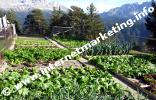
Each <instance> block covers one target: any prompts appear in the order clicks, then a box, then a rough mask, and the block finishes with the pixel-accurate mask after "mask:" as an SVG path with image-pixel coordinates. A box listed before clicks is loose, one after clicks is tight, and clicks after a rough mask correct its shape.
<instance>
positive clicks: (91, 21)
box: [86, 3, 105, 38]
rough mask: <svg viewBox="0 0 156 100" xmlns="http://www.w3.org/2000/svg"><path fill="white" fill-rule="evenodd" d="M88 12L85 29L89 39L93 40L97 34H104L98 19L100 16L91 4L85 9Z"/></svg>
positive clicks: (101, 22) (102, 25) (100, 20)
mask: <svg viewBox="0 0 156 100" xmlns="http://www.w3.org/2000/svg"><path fill="white" fill-rule="evenodd" d="M87 11H88V18H87V19H88V21H87V28H86V30H88V32H87V35H88V37H89V38H95V37H96V36H97V35H98V33H100V32H104V30H105V28H104V24H103V21H102V19H101V18H100V15H98V14H97V10H96V7H95V6H94V4H93V3H91V4H90V6H89V7H87Z"/></svg>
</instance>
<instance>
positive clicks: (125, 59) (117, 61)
mask: <svg viewBox="0 0 156 100" xmlns="http://www.w3.org/2000/svg"><path fill="white" fill-rule="evenodd" d="M90 62H91V63H94V64H98V65H100V66H102V69H104V70H109V71H111V72H117V73H120V74H123V75H124V76H126V77H130V78H137V77H140V76H142V75H144V74H150V73H155V72H156V70H155V69H153V68H150V63H151V61H150V60H148V59H146V58H145V57H144V56H117V57H113V56H97V57H93V58H92V59H91V60H90Z"/></svg>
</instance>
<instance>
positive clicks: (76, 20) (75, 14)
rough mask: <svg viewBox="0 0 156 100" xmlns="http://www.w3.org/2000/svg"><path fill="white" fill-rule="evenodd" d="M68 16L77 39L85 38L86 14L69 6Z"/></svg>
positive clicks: (77, 8)
mask: <svg viewBox="0 0 156 100" xmlns="http://www.w3.org/2000/svg"><path fill="white" fill-rule="evenodd" d="M68 16H70V17H69V18H70V26H71V27H73V33H74V34H75V35H76V36H77V37H81V38H85V35H86V34H85V31H86V29H85V27H86V26H85V25H86V23H87V14H86V13H84V11H83V9H81V8H79V7H76V6H71V10H70V11H69V13H68Z"/></svg>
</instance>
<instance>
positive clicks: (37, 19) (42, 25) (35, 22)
mask: <svg viewBox="0 0 156 100" xmlns="http://www.w3.org/2000/svg"><path fill="white" fill-rule="evenodd" d="M47 30H48V25H47V22H46V20H45V18H44V16H43V12H42V11H41V10H40V9H34V10H32V11H31V13H30V14H28V15H27V17H26V19H25V22H24V32H25V33H27V34H29V33H30V34H42V35H45V34H47Z"/></svg>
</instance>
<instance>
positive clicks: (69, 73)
mask: <svg viewBox="0 0 156 100" xmlns="http://www.w3.org/2000/svg"><path fill="white" fill-rule="evenodd" d="M32 74H33V72H30V71H28V70H24V71H23V72H19V71H16V72H5V73H3V74H0V84H1V85H0V90H2V89H3V88H5V87H9V88H10V89H11V88H12V87H13V85H16V84H17V83H18V82H19V81H20V80H21V79H23V78H24V77H25V76H28V75H32ZM50 74H51V77H50V78H48V77H46V76H41V77H40V78H39V79H37V80H35V81H33V82H32V83H31V84H29V85H27V86H23V87H22V88H21V89H20V90H19V91H16V92H14V93H12V94H11V95H10V96H7V97H4V96H3V95H2V94H1V95H0V99H1V100H17V99H18V100H99V99H100V98H101V99H106V98H109V99H110V100H121V99H124V98H131V100H132V99H133V97H132V96H131V95H127V93H126V92H125V91H124V90H123V89H122V88H121V86H120V85H119V84H117V83H115V82H114V81H113V79H112V76H111V75H110V74H109V73H108V72H104V71H101V70H97V69H90V68H88V67H86V68H71V67H70V68H59V69H55V70H52V71H51V72H50Z"/></svg>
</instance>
